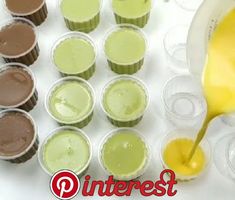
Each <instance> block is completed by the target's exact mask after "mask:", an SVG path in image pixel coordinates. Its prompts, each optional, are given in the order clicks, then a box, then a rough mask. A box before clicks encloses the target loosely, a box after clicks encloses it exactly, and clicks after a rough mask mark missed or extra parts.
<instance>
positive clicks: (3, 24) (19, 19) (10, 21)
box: [0, 17, 38, 59]
mask: <svg viewBox="0 0 235 200" xmlns="http://www.w3.org/2000/svg"><path fill="white" fill-rule="evenodd" d="M16 22H22V23H26V24H28V25H29V26H31V28H32V30H33V32H34V35H35V40H34V43H33V44H32V46H31V47H30V48H29V49H28V50H27V51H25V52H23V53H21V54H19V55H10V56H9V55H5V54H2V53H0V56H1V57H4V58H10V59H11V58H20V57H22V56H25V55H27V54H28V53H29V52H31V51H32V50H33V49H34V48H35V46H36V45H37V43H38V34H37V31H36V26H35V24H34V23H33V22H31V21H30V20H28V19H25V18H23V17H12V18H11V19H7V20H4V21H2V22H1V23H0V32H1V31H2V29H3V28H4V27H7V26H8V25H11V24H14V23H16Z"/></svg>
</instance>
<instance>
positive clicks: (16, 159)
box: [0, 109, 39, 163]
mask: <svg viewBox="0 0 235 200" xmlns="http://www.w3.org/2000/svg"><path fill="white" fill-rule="evenodd" d="M10 113H11V114H14V113H17V114H21V115H23V116H24V117H25V118H27V119H29V120H30V122H31V123H32V125H33V127H34V136H33V140H32V142H31V143H30V145H29V146H28V147H27V148H26V149H25V150H24V151H22V152H21V153H18V154H16V155H13V156H4V155H0V159H1V160H5V161H9V162H11V163H24V162H26V161H28V160H30V159H31V158H32V157H33V156H34V155H35V154H36V152H37V150H38V145H39V140H38V129H37V126H36V123H35V121H34V120H33V118H32V117H31V116H30V115H29V114H28V113H27V112H25V111H23V110H20V109H8V110H3V111H1V112H0V117H1V118H2V117H4V115H6V114H10ZM12 126H13V124H12ZM19 128H20V127H19Z"/></svg>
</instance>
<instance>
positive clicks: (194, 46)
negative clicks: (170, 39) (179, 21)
mask: <svg viewBox="0 0 235 200" xmlns="http://www.w3.org/2000/svg"><path fill="white" fill-rule="evenodd" d="M234 7H235V2H234V0H223V1H221V0H213V1H204V2H203V3H202V4H201V6H200V8H199V9H198V11H197V13H196V14H195V16H194V19H193V21H192V23H191V27H190V29H189V34H188V41H187V60H188V64H189V70H190V73H192V74H193V75H194V76H195V77H196V78H197V79H198V80H201V77H202V73H203V69H204V66H205V62H206V59H207V49H208V43H209V40H210V38H211V36H212V34H213V32H214V30H215V28H216V27H217V25H218V23H219V22H220V20H221V19H222V18H223V17H224V16H225V15H226V14H227V13H228V11H230V10H231V9H233V8H234ZM198 30H200V31H198ZM222 120H223V122H224V123H225V124H227V125H229V126H235V114H233V113H231V114H229V115H225V116H222Z"/></svg>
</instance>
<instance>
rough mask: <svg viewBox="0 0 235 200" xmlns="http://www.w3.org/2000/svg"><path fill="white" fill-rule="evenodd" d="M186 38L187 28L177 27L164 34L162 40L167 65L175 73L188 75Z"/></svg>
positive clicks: (183, 26) (184, 26)
mask: <svg viewBox="0 0 235 200" xmlns="http://www.w3.org/2000/svg"><path fill="white" fill-rule="evenodd" d="M187 36H188V26H186V25H177V26H175V27H173V28H171V29H170V30H169V31H168V32H167V33H166V35H165V37H164V40H163V44H164V49H165V54H166V60H167V65H168V67H169V68H170V69H171V70H172V71H173V72H175V73H181V74H182V73H188V64H187V54H186V43H187Z"/></svg>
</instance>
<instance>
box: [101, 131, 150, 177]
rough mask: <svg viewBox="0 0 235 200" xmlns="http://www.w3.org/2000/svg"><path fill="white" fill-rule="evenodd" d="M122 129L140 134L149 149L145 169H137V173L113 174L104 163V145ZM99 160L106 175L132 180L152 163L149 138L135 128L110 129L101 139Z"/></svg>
mask: <svg viewBox="0 0 235 200" xmlns="http://www.w3.org/2000/svg"><path fill="white" fill-rule="evenodd" d="M121 131H130V132H131V133H133V134H135V135H136V136H138V137H139V138H140V139H141V140H142V142H143V143H144V144H145V147H146V150H147V158H146V162H145V166H144V167H143V169H140V170H138V171H137V173H136V174H135V175H129V176H128V175H126V176H117V175H113V174H111V172H109V170H108V169H106V168H105V166H104V163H103V161H102V150H103V147H104V144H105V143H106V142H107V141H108V139H110V138H112V137H113V136H114V135H117V134H119V133H120V132H121ZM98 160H99V164H100V166H101V168H102V169H103V171H104V172H105V174H106V175H108V176H114V177H115V179H117V180H123V181H130V180H134V179H136V178H138V177H140V176H142V175H143V174H144V173H145V172H146V171H147V169H148V167H149V165H150V161H151V151H150V146H149V144H148V143H147V140H146V139H145V137H144V136H143V135H142V134H141V133H140V132H139V131H138V130H136V129H134V128H116V129H114V130H111V131H109V132H108V133H107V134H106V135H105V136H104V137H103V138H102V140H101V142H100V144H99V150H98Z"/></svg>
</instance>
